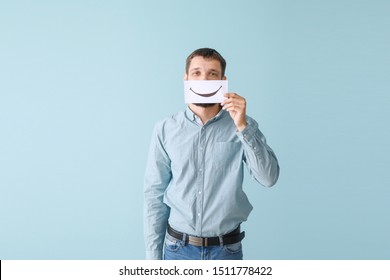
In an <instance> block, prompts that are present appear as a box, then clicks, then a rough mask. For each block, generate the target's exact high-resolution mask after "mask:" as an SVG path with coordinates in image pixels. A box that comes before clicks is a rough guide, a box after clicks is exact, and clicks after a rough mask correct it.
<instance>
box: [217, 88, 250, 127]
mask: <svg viewBox="0 0 390 280" xmlns="http://www.w3.org/2000/svg"><path fill="white" fill-rule="evenodd" d="M224 96H225V97H226V98H227V99H226V100H225V101H223V102H222V103H221V106H222V109H223V110H226V111H228V112H229V114H230V116H231V117H232V119H233V121H234V124H235V125H236V127H237V130H238V131H243V130H244V129H245V127H246V124H247V123H246V100H245V98H244V97H242V96H239V95H238V94H236V93H226V94H225V95H224Z"/></svg>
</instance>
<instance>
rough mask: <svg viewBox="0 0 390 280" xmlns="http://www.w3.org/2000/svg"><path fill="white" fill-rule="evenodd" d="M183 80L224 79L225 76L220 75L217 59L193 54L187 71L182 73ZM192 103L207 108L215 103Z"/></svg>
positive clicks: (220, 70)
mask: <svg viewBox="0 0 390 280" xmlns="http://www.w3.org/2000/svg"><path fill="white" fill-rule="evenodd" d="M184 80H226V77H225V76H224V77H222V69H221V63H220V62H219V61H218V60H216V59H205V58H204V57H203V56H195V57H194V58H193V59H192V60H191V63H190V67H189V68H188V73H185V74H184ZM194 105H196V106H200V107H204V108H207V107H213V106H214V105H216V104H215V103H195V104H194Z"/></svg>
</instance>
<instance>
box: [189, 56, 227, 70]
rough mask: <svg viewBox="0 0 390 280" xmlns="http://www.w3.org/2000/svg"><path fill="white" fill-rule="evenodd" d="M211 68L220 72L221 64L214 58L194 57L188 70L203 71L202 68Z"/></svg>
mask: <svg viewBox="0 0 390 280" xmlns="http://www.w3.org/2000/svg"><path fill="white" fill-rule="evenodd" d="M205 66H206V67H207V68H211V70H215V71H221V63H220V62H219V61H218V60H216V59H214V58H204V57H202V56H195V57H194V58H193V59H192V60H191V63H190V70H195V69H203V68H204V67H205Z"/></svg>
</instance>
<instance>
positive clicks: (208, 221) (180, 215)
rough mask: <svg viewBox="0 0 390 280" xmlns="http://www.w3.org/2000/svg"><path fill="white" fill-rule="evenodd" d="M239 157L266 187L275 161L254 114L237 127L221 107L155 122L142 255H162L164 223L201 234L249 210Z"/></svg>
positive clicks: (217, 230)
mask: <svg viewBox="0 0 390 280" xmlns="http://www.w3.org/2000/svg"><path fill="white" fill-rule="evenodd" d="M243 163H246V165H247V167H248V169H249V172H250V174H251V175H252V177H253V178H254V179H255V180H256V181H258V182H259V183H260V184H262V185H264V186H267V187H271V186H273V185H274V184H275V183H276V181H277V179H278V176H279V165H278V161H277V159H276V156H275V154H274V153H273V151H272V149H271V148H270V147H269V146H268V145H267V144H266V140H265V137H264V136H263V134H262V133H261V132H260V130H259V129H258V124H257V123H256V121H255V120H253V119H252V118H250V117H247V126H246V128H245V129H244V130H243V131H242V132H238V131H237V129H236V126H235V124H234V122H233V119H232V118H231V117H230V115H229V113H228V112H226V111H223V110H221V111H220V112H219V113H218V114H217V116H215V117H214V118H212V119H210V120H209V121H208V122H207V123H206V124H204V125H202V123H201V122H200V120H199V119H198V117H197V116H196V115H195V114H194V113H193V112H192V111H191V110H190V109H189V108H187V110H186V111H185V112H180V113H177V114H176V115H173V116H172V117H169V118H166V119H164V120H162V121H160V122H158V123H157V124H156V126H155V128H154V132H153V136H152V141H151V145H150V150H149V156H148V162H147V167H146V173H145V183H144V195H145V201H144V222H145V224H144V230H145V245H146V258H147V259H161V258H162V249H163V243H164V237H165V232H166V227H167V223H168V220H169V224H170V225H171V226H172V227H173V228H174V229H176V230H178V231H181V232H184V233H187V234H190V235H195V236H201V237H212V236H219V235H223V234H226V233H228V232H230V231H232V230H234V229H235V228H236V227H237V226H238V225H239V224H241V223H242V222H243V221H246V219H247V217H248V215H249V213H250V212H251V210H252V205H251V204H250V203H249V201H248V198H247V196H246V194H245V193H244V191H243V189H242V182H243V174H244V170H243Z"/></svg>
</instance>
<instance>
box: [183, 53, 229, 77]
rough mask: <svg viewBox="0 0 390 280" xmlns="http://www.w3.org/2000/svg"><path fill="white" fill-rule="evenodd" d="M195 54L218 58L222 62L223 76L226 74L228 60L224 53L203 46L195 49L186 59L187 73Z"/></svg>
mask: <svg viewBox="0 0 390 280" xmlns="http://www.w3.org/2000/svg"><path fill="white" fill-rule="evenodd" d="M195 56H202V57H203V58H205V59H215V60H218V61H219V63H220V64H221V70H222V77H223V76H225V69H226V60H225V59H224V58H223V57H222V55H221V54H220V53H219V52H217V51H216V50H214V49H210V48H201V49H197V50H195V51H193V52H192V53H191V54H190V55H189V56H188V57H187V60H186V73H187V74H188V70H189V68H190V64H191V60H192V59H193V58H194V57H195Z"/></svg>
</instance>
